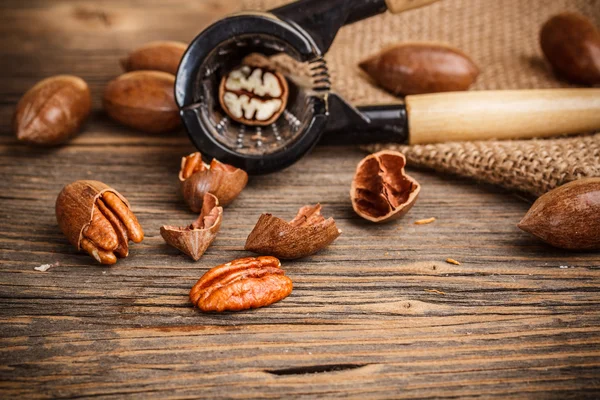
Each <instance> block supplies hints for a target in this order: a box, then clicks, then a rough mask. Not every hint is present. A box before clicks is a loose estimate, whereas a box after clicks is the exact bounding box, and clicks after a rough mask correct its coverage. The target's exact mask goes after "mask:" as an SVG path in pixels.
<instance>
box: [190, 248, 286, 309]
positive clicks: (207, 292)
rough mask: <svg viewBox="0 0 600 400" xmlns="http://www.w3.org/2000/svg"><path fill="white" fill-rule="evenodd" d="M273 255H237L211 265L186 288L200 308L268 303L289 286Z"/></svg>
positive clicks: (284, 295) (238, 307)
mask: <svg viewBox="0 0 600 400" xmlns="http://www.w3.org/2000/svg"><path fill="white" fill-rule="evenodd" d="M280 267H281V262H280V261H279V260H278V259H277V258H275V257H257V258H254V257H248V258H240V259H238V260H234V261H231V262H228V263H227V264H222V265H219V266H217V267H214V268H212V269H211V270H209V271H208V272H207V273H205V274H204V275H203V276H202V277H201V278H200V280H198V282H196V284H195V285H194V287H192V290H191V291H190V300H191V301H192V303H194V305H196V306H197V307H198V308H199V309H200V310H202V311H205V312H208V311H217V312H221V311H240V310H247V309H250V308H259V307H264V306H268V305H271V304H273V303H275V302H278V301H279V300H282V299H284V298H286V297H287V296H288V295H289V294H290V293H291V292H292V288H293V284H292V280H291V279H290V278H288V277H287V276H285V275H284V272H283V270H282V269H281V268H280Z"/></svg>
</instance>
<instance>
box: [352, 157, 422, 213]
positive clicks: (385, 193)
mask: <svg viewBox="0 0 600 400" xmlns="http://www.w3.org/2000/svg"><path fill="white" fill-rule="evenodd" d="M405 165H406V158H405V157H404V154H402V153H399V152H397V151H390V150H384V151H380V152H379V153H375V154H371V155H369V156H367V157H365V158H364V159H363V160H362V161H361V162H360V163H359V164H358V166H357V167H356V174H355V175H354V179H353V180H352V187H351V189H350V199H351V200H352V208H354V211H355V212H356V213H357V214H358V215H359V216H361V217H362V218H364V219H366V220H369V221H372V222H386V221H390V220H394V219H398V218H400V217H402V216H404V215H405V214H406V213H407V212H408V211H409V210H410V209H411V208H412V206H413V205H414V204H415V202H416V201H417V197H418V196H419V192H420V191H421V185H419V183H418V182H417V181H416V180H415V179H414V178H412V177H410V176H409V175H407V174H405V172H404V166H405Z"/></svg>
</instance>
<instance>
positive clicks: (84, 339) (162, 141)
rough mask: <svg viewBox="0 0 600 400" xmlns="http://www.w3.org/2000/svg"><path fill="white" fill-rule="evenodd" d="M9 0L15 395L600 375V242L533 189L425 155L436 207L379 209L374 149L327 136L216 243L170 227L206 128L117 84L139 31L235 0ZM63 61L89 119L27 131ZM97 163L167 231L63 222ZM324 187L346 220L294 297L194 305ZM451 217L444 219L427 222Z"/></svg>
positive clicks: (570, 384)
mask: <svg viewBox="0 0 600 400" xmlns="http://www.w3.org/2000/svg"><path fill="white" fill-rule="evenodd" d="M1 7H2V9H1V10H0V71H2V74H0V165H1V179H0V204H1V206H0V397H2V398H16V397H19V398H67V397H70V398H76V397H101V398H123V397H137V398H197V397H206V398H217V397H227V398H242V397H243V398H249V397H254V398H276V397H283V396H285V397H288V398H301V397H303V398H306V397H315V398H316V397H318V398H323V397H326V398H342V397H350V398H390V397H394V398H400V397H402V398H475V397H479V398H481V397H483V398H493V397H496V398H524V397H529V398H557V399H565V398H597V397H598V396H599V395H600V336H599V335H598V330H599V328H600V311H599V310H598V308H599V307H598V306H599V303H600V293H599V292H600V289H599V287H600V285H599V283H600V279H599V278H600V271H599V269H600V256H599V255H598V254H597V253H596V254H594V253H567V252H563V251H559V250H555V249H552V248H550V247H547V246H545V245H543V244H541V243H540V242H538V241H537V240H535V239H534V238H532V237H530V236H528V235H527V234H525V233H523V232H521V231H519V230H518V229H517V228H516V226H515V224H516V223H517V222H518V221H519V220H520V218H521V217H522V216H523V215H524V213H525V212H526V210H527V209H528V207H529V204H528V203H527V202H525V201H523V200H522V199H520V198H518V197H516V196H513V195H511V194H510V193H506V192H503V191H501V190H498V189H496V188H493V187H488V186H484V185H479V184H477V183H474V182H471V181H465V180H461V179H457V178H453V177H449V176H438V175H435V174H432V173H429V172H427V171H414V170H411V171H410V173H411V175H412V176H414V177H415V178H416V179H417V180H418V181H419V182H420V183H421V185H422V187H423V189H422V192H421V196H420V199H419V200H418V201H417V203H416V205H415V207H414V208H413V209H412V210H411V212H410V213H409V214H408V215H407V216H406V217H405V218H404V219H402V220H400V221H398V222H397V223H393V224H387V225H372V224H370V223H369V222H367V221H364V220H362V219H360V218H359V217H357V216H356V215H355V214H354V212H353V211H352V207H351V204H350V198H349V188H350V182H351V179H352V175H353V173H354V168H355V166H356V164H357V163H358V161H359V160H360V159H361V158H362V157H363V154H362V153H361V152H360V151H358V150H356V149H352V148H324V147H320V148H317V149H316V150H315V151H314V152H313V153H312V154H311V155H309V156H308V157H306V158H304V159H303V160H301V161H300V162H299V163H298V164H296V165H295V166H293V167H291V168H289V169H287V170H285V171H283V172H281V173H277V174H273V175H269V176H264V177H258V178H253V179H252V180H251V181H250V183H249V185H248V187H247V189H246V190H245V191H244V192H243V193H242V195H241V196H240V197H239V198H238V199H237V200H236V201H235V202H234V203H233V204H232V205H231V206H229V207H228V208H226V209H225V212H224V219H223V225H222V229H221V232H220V234H219V236H218V237H217V239H216V241H215V243H214V244H213V246H212V247H211V248H209V249H208V251H207V253H206V254H205V255H204V257H203V258H202V259H200V261H199V262H197V263H194V262H192V261H190V260H189V259H188V258H187V257H185V256H184V255H182V254H180V253H178V251H177V250H175V249H173V248H171V247H169V246H167V245H166V244H165V243H164V242H163V240H162V238H161V237H160V234H159V227H160V226H161V225H164V224H186V223H189V222H191V221H192V220H194V219H195V218H196V216H195V215H194V214H193V213H191V212H189V211H188V210H187V208H186V206H185V204H184V202H183V200H182V199H181V197H180V196H179V194H178V181H177V172H178V168H179V161H180V157H181V156H182V155H185V154H188V153H190V152H192V151H193V150H194V149H193V147H192V146H191V145H190V143H189V141H188V140H187V138H186V136H185V134H184V133H183V132H178V133H174V134H169V135H161V136H150V135H145V134H141V133H138V132H135V131H132V130H128V129H126V128H122V127H118V126H116V125H115V124H114V123H112V122H110V121H109V120H108V119H107V118H106V116H105V115H104V114H103V113H102V111H101V109H100V98H101V93H102V89H103V87H104V85H105V84H106V83H107V82H108V81H110V80H111V79H112V78H114V77H115V76H116V75H118V74H119V72H120V71H119V66H118V59H119V58H120V57H122V56H123V55H125V54H126V53H127V52H128V51H129V50H130V49H132V48H134V47H136V46H138V45H140V44H142V43H144V42H146V41H149V40H157V39H168V40H183V41H189V40H190V39H191V38H192V37H193V36H194V35H195V34H196V33H197V32H198V31H199V30H200V29H201V28H202V27H203V26H205V25H206V24H207V23H209V21H210V20H213V19H214V18H216V17H217V16H218V15H221V14H223V13H226V12H228V11H230V10H233V9H234V8H235V2H234V1H200V0H198V1H183V0H171V1H169V2H165V1H159V0H151V1H144V2H143V3H141V2H137V1H134V0H129V1H123V0H105V1H94V2H92V1H83V0H73V1H53V2H47V1H41V0H37V1H27V2H23V1H16V0H8V1H4V2H2V5H1ZM59 73H73V74H78V75H80V76H82V77H83V78H84V79H86V80H87V81H88V82H89V83H90V86H91V87H92V92H93V97H94V105H95V109H94V113H93V116H92V118H91V119H90V121H89V122H88V124H87V127H86V129H85V132H84V133H83V134H81V135H80V136H78V137H76V138H75V139H74V140H73V141H72V142H71V143H70V144H69V145H67V146H63V147H59V148H55V149H38V148H29V147H25V146H23V145H21V144H19V143H17V142H16V139H15V138H14V136H13V134H12V132H11V130H10V117H11V114H12V111H13V109H14V105H15V104H16V102H17V101H18V99H19V97H20V96H21V95H22V93H24V92H25V91H26V90H27V89H28V88H29V87H30V86H32V85H33V84H34V83H35V82H36V81H38V80H39V79H41V78H43V77H46V76H50V75H54V74H59ZM76 179H97V180H101V181H104V182H106V183H107V184H110V185H112V186H113V187H115V188H116V189H117V190H119V191H120V192H121V193H122V194H123V195H124V196H126V197H127V198H128V200H129V201H130V202H131V204H132V207H133V209H134V211H135V212H136V215H137V216H138V218H139V220H140V223H141V224H142V226H143V227H144V230H145V232H146V239H145V240H144V241H143V242H142V243H141V244H137V245H132V246H131V249H130V256H129V258H127V259H124V260H120V261H119V263H118V264H116V265H115V266H113V267H102V266H99V265H97V264H95V263H94V261H93V260H92V259H91V258H90V257H88V256H87V255H85V254H82V253H78V252H76V250H75V249H73V248H72V247H71V246H70V245H69V243H68V242H67V240H66V238H65V237H64V236H63V235H62V234H61V233H60V232H59V230H58V227H57V226H56V221H55V217H54V201H55V198H56V195H57V194H58V192H59V191H60V189H61V188H62V187H63V185H65V184H67V183H69V182H71V181H73V180H76ZM316 202H321V203H322V204H323V214H324V215H325V216H326V217H329V216H333V217H334V218H335V219H336V221H337V224H338V226H339V227H340V229H342V231H343V233H342V235H341V236H340V237H339V238H338V240H336V241H335V242H334V244H333V245H332V246H330V247H329V248H328V249H326V250H325V251H322V252H320V253H318V254H316V255H315V256H312V257H309V258H306V259H303V260H299V261H295V262H286V263H284V264H283V268H284V269H285V271H286V275H288V276H289V277H290V278H291V279H292V280H293V281H294V291H293V292H292V294H291V295H290V296H289V297H288V298H286V299H285V300H283V301H281V302H280V303H277V304H274V305H273V306H270V307H267V308H263V309H258V310H254V311H247V312H239V313H224V314H201V313H199V312H198V311H197V310H195V309H194V308H192V306H191V304H190V303H189V302H188V298H187V294H188V292H189V289H190V288H191V287H192V285H193V284H194V283H195V281H196V280H197V279H198V278H199V277H200V276H201V275H202V274H203V273H204V272H205V271H206V270H207V269H208V268H210V267H213V266H215V265H218V264H221V263H223V262H227V261H229V260H232V259H235V258H238V257H241V256H246V255H249V253H247V252H245V251H243V250H242V249H243V246H244V242H245V240H246V236H247V235H248V233H249V232H250V231H251V229H252V227H253V226H254V224H255V222H256V221H257V219H258V217H259V215H260V214H261V213H263V212H271V213H273V214H275V215H277V216H279V217H282V218H284V219H287V220H289V219H291V218H292V217H293V216H294V215H295V213H296V211H297V210H298V208H299V207H300V206H302V205H305V204H311V203H312V204H314V203H316ZM429 217H436V221H435V222H434V223H431V224H428V225H415V224H414V222H415V221H417V220H420V219H425V218H429ZM447 258H453V259H455V260H458V261H460V263H461V265H451V264H448V263H446V262H445V260H446V259H447ZM54 262H58V263H59V266H57V267H53V268H51V269H50V270H48V272H38V271H35V270H34V267H38V266H39V265H41V264H48V263H54Z"/></svg>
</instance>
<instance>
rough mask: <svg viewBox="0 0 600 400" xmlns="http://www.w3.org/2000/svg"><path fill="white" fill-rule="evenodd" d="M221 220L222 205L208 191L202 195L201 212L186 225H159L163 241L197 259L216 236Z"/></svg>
mask: <svg viewBox="0 0 600 400" xmlns="http://www.w3.org/2000/svg"><path fill="white" fill-rule="evenodd" d="M222 220H223V207H219V200H218V199H217V198H216V197H215V196H213V195H212V194H210V193H207V194H205V195H204V202H203V204H202V212H201V213H200V216H199V217H198V219H197V220H196V221H195V222H193V223H192V224H191V225H189V226H186V227H183V228H181V227H177V226H161V227H160V234H161V236H162V237H163V239H165V242H167V243H168V244H170V245H171V246H173V247H175V248H177V249H179V250H180V251H181V252H183V253H185V254H187V255H188V256H190V257H191V258H193V259H194V261H198V260H199V259H200V257H202V255H203V254H204V252H205V251H206V249H208V247H209V246H210V245H211V244H212V242H213V241H214V240H215V238H216V237H217V232H218V231H219V229H220V228H221V221H222Z"/></svg>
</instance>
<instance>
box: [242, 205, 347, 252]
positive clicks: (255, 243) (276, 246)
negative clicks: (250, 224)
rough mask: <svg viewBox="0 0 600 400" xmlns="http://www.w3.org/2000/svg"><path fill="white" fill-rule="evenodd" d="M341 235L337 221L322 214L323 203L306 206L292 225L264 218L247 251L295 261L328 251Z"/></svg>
mask: <svg viewBox="0 0 600 400" xmlns="http://www.w3.org/2000/svg"><path fill="white" fill-rule="evenodd" d="M341 233H342V231H341V230H339V229H338V228H337V227H336V225H335V221H334V220H333V218H328V219H325V218H324V217H323V216H322V215H321V205H320V204H317V205H315V206H304V207H302V208H300V210H299V211H298V215H296V217H295V218H294V219H293V220H292V221H290V222H286V221H284V220H282V219H281V218H277V217H275V216H273V215H271V214H263V215H261V216H260V218H259V219H258V222H257V223H256V225H255V226H254V229H253V230H252V232H250V235H248V239H247V240H246V245H245V246H244V249H245V250H248V251H252V252H255V253H258V254H265V255H266V254H269V255H273V256H275V257H278V258H281V259H288V260H291V259H297V258H302V257H307V256H310V255H312V254H314V253H316V252H318V251H319V250H322V249H324V248H325V247H327V246H329V245H330V244H331V243H332V242H333V241H334V240H335V239H337V237H338V236H339V235H340V234H341Z"/></svg>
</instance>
